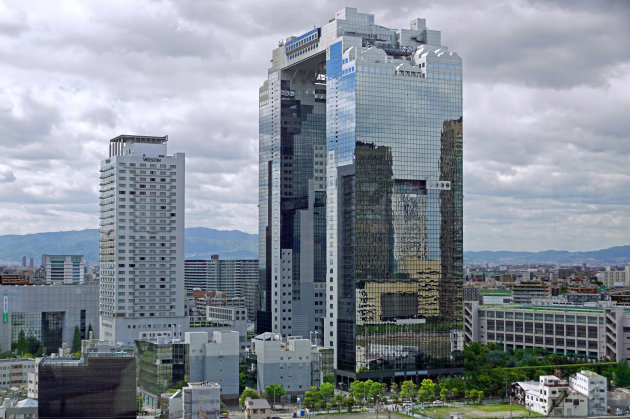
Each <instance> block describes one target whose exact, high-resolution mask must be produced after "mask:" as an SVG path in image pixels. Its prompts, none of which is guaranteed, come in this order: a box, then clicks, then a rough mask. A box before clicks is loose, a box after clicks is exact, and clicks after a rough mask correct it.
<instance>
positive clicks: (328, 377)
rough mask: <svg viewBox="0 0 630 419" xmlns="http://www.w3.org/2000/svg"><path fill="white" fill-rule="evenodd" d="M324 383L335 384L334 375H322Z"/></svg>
mask: <svg viewBox="0 0 630 419" xmlns="http://www.w3.org/2000/svg"><path fill="white" fill-rule="evenodd" d="M323 382H324V383H330V384H332V385H334V384H335V375H334V374H324V379H323Z"/></svg>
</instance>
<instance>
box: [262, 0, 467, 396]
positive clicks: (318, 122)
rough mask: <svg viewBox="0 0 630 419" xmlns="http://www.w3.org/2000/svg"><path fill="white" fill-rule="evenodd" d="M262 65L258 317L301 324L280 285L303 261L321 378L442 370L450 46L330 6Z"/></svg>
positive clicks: (450, 186) (457, 228) (455, 121)
mask: <svg viewBox="0 0 630 419" xmlns="http://www.w3.org/2000/svg"><path fill="white" fill-rule="evenodd" d="M272 63H273V64H272V67H271V68H270V69H269V71H268V78H267V80H266V81H265V82H264V84H263V86H262V87H261V89H260V161H259V163H260V202H259V204H260V205H259V208H260V232H259V233H260V236H259V240H260V252H259V258H260V268H261V282H260V286H261V295H260V297H261V298H260V307H261V311H260V312H259V324H258V326H259V330H261V329H264V328H268V329H270V330H272V331H275V332H281V333H287V334H303V333H302V332H300V333H296V327H295V326H294V324H295V321H294V318H295V309H296V306H299V304H300V303H303V302H304V293H303V292H301V289H300V291H299V292H296V291H295V290H296V288H298V287H303V284H304V279H305V275H304V270H307V274H308V273H310V272H311V271H312V272H317V275H314V276H313V282H314V283H315V284H317V285H320V286H321V285H323V290H324V292H325V299H324V300H323V301H321V300H316V301H313V303H314V306H313V307H314V309H318V308H320V307H321V306H319V305H318V304H321V303H323V308H325V312H324V313H321V314H323V315H321V314H320V313H317V314H319V315H320V316H321V317H320V324H321V326H323V332H324V333H323V336H322V337H323V344H324V345H326V346H328V347H332V348H334V349H335V368H336V371H337V376H338V377H337V380H336V382H343V383H346V384H345V385H347V383H348V382H349V381H350V380H352V379H365V378H374V379H379V380H385V381H389V380H393V379H409V378H410V377H420V378H421V377H422V376H426V375H437V374H448V373H451V372H455V371H457V368H458V356H459V352H460V351H461V349H462V348H461V347H460V342H461V341H462V340H461V339H459V335H460V334H461V328H462V313H461V310H462V281H463V279H462V277H463V272H462V262H463V254H462V251H463V249H462V62H461V59H460V57H459V56H458V55H457V54H455V53H453V52H450V51H449V49H448V48H447V47H446V46H444V45H442V43H441V34H440V32H439V31H434V30H430V29H428V28H427V26H426V22H425V20H424V19H414V20H412V21H411V24H410V28H409V29H389V28H386V27H383V26H380V25H375V24H374V16H373V15H370V14H363V13H358V12H357V10H356V9H353V8H345V9H343V10H341V11H339V12H337V13H336V15H335V17H334V18H333V19H332V20H330V21H329V23H327V24H326V25H324V26H322V27H321V28H315V29H313V30H311V31H309V32H307V33H305V34H304V35H301V36H299V37H290V38H288V39H287V40H286V42H284V43H281V45H280V46H279V48H277V49H275V50H274V51H273V59H272ZM322 144H323V145H324V146H325V154H324V156H321V148H319V147H321V146H322ZM322 158H323V160H321V159H322ZM320 161H324V162H325V167H321V166H320V164H319V162H320ZM322 177H323V180H324V182H322ZM323 197H325V202H324V199H323ZM322 212H324V213H325V217H324V218H323V219H322V218H317V217H318V216H320V215H321V213H322ZM311 214H312V216H311ZM322 227H323V228H324V229H325V230H324V234H323V235H322V234H321V230H320V229H321V228H322ZM311 231H312V233H311ZM305 232H307V234H309V236H307V237H303V234H304V233H305ZM310 234H313V237H314V240H311V236H310ZM319 237H323V238H324V240H325V243H320V242H319V241H318V240H317V238H319ZM311 243H312V246H311V247H308V244H311ZM303 244H306V245H307V246H306V247H305V246H303ZM322 244H323V246H322ZM296 252H297V253H298V255H297V256H296ZM311 258H312V259H311ZM296 272H297V273H299V274H296ZM306 278H309V277H308V276H306ZM317 289H321V288H316V290H317ZM289 296H290V297H289ZM315 296H317V291H315ZM296 301H299V303H298V304H296ZM291 303H293V304H291ZM301 308H302V310H307V309H308V310H313V309H312V308H311V307H307V306H306V305H304V306H302V307H301ZM291 314H293V316H291ZM261 326H262V327H261ZM285 331H286V332H285Z"/></svg>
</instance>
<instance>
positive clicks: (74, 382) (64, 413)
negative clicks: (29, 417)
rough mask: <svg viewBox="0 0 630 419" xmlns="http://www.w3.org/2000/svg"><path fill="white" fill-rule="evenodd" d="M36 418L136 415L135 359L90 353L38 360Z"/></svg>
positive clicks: (122, 354)
mask: <svg viewBox="0 0 630 419" xmlns="http://www.w3.org/2000/svg"><path fill="white" fill-rule="evenodd" d="M38 361H39V363H38V365H37V367H36V369H37V387H38V388H37V395H38V401H39V406H38V410H39V417H40V418H70V417H72V418H121V419H122V418H129V419H131V418H134V419H135V417H136V358H135V356H134V355H133V354H126V353H116V354H112V353H103V354H101V353H90V354H84V355H83V357H82V358H81V359H55V358H44V359H38Z"/></svg>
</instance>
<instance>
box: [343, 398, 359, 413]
mask: <svg viewBox="0 0 630 419" xmlns="http://www.w3.org/2000/svg"><path fill="white" fill-rule="evenodd" d="M344 404H345V405H346V408H347V409H348V413H352V407H353V406H354V405H355V404H357V402H356V401H355V400H354V398H353V397H352V396H350V397H347V398H344Z"/></svg>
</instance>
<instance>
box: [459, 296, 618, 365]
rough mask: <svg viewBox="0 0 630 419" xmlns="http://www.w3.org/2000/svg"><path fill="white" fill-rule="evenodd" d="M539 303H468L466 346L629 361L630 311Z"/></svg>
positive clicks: (602, 305) (609, 305)
mask: <svg viewBox="0 0 630 419" xmlns="http://www.w3.org/2000/svg"><path fill="white" fill-rule="evenodd" d="M553 303H555V301H551V300H549V301H534V302H533V305H530V306H523V305H508V304H503V305H487V306H485V305H480V304H479V302H477V301H467V302H465V303H464V336H465V340H466V343H471V342H479V343H481V344H484V345H486V344H488V343H491V342H492V343H498V344H501V345H503V347H504V349H505V350H509V349H523V348H544V349H546V350H548V351H549V352H553V353H557V354H559V355H566V356H570V357H579V358H584V359H589V360H601V359H612V360H617V361H620V360H621V359H628V358H629V357H630V347H628V345H627V343H626V342H628V340H629V339H630V309H629V308H627V307H617V306H614V305H612V303H610V302H605V301H601V302H599V303H598V305H596V306H572V305H569V304H568V303H567V302H566V301H564V302H563V304H558V305H555V304H553Z"/></svg>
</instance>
